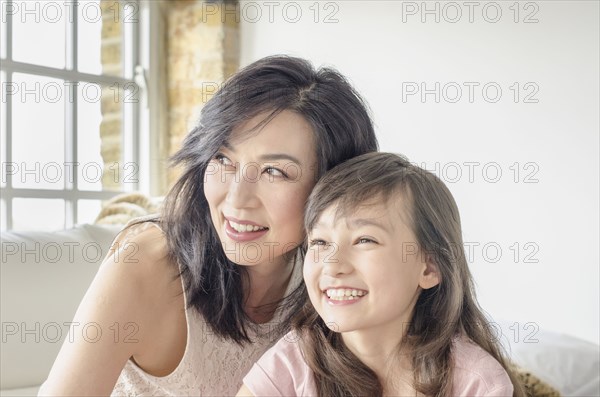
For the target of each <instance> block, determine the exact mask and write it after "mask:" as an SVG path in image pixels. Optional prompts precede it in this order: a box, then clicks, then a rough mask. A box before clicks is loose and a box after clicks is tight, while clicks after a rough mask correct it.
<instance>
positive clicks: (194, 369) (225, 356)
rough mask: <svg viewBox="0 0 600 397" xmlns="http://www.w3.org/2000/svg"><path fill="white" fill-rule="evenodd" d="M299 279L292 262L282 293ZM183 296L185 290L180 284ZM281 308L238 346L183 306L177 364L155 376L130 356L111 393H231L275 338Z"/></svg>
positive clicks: (298, 268)
mask: <svg viewBox="0 0 600 397" xmlns="http://www.w3.org/2000/svg"><path fill="white" fill-rule="evenodd" d="M301 281H302V265H301V263H298V261H297V262H296V263H295V264H294V269H293V271H292V277H291V280H290V283H289V285H288V288H287V291H286V296H287V295H288V294H289V293H291V292H292V291H293V290H294V289H295V288H296V287H297V286H298V285H299V283H300V282H301ZM184 299H185V300H186V301H187V299H186V292H185V288H184ZM281 316H282V310H281V308H280V309H277V311H276V312H275V316H274V317H273V319H272V320H271V322H270V323H266V324H261V325H259V326H258V331H250V332H249V336H250V339H252V340H253V343H250V344H244V345H243V346H240V345H238V344H236V343H235V342H233V341H229V340H224V339H222V338H220V337H218V336H216V335H214V334H213V333H212V331H211V329H210V328H209V327H208V325H206V324H205V322H204V321H203V318H202V316H201V314H200V313H198V311H197V310H196V309H194V308H190V309H188V310H186V313H185V317H186V321H187V343H186V347H185V353H184V354H183V358H182V360H181V361H180V363H179V365H178V366H177V368H176V369H175V370H174V371H173V372H172V373H171V374H169V375H167V376H162V377H157V376H153V375H150V374H148V373H146V372H144V370H142V369H141V368H140V367H138V366H137V365H136V364H135V363H134V362H133V361H132V360H131V359H130V360H128V361H127V363H126V365H125V367H124V368H123V370H122V372H121V375H120V376H119V379H118V380H117V384H116V385H115V388H114V390H113V392H112V394H111V396H235V395H236V394H237V392H238V391H239V389H240V387H241V386H242V378H243V377H244V375H246V373H247V372H248V371H249V370H250V368H251V367H252V365H253V364H254V362H256V361H257V360H258V359H259V358H260V357H261V356H262V354H263V353H264V352H265V351H266V350H267V349H269V348H270V347H271V346H272V345H273V344H274V343H275V342H276V341H277V339H278V336H277V335H274V334H273V333H270V332H269V331H270V330H271V327H272V326H273V325H274V324H277V322H278V321H279V319H280V318H281Z"/></svg>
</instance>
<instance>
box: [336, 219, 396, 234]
mask: <svg viewBox="0 0 600 397" xmlns="http://www.w3.org/2000/svg"><path fill="white" fill-rule="evenodd" d="M346 224H347V225H348V227H349V228H350V229H358V228H359V227H361V226H375V227H378V228H379V229H382V230H383V231H386V232H388V233H390V230H389V228H388V227H387V225H384V224H382V223H379V222H377V221H376V220H374V219H369V218H351V219H346Z"/></svg>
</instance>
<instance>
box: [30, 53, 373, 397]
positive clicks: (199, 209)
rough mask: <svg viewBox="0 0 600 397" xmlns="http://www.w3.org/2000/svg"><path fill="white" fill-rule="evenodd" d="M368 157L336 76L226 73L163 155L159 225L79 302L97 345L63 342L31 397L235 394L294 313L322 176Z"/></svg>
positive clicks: (118, 251)
mask: <svg viewBox="0 0 600 397" xmlns="http://www.w3.org/2000/svg"><path fill="white" fill-rule="evenodd" d="M374 150H377V141H376V139H375V134H374V132H373V127H372V123H371V119H370V117H369V114H368V112H367V110H366V108H365V105H364V103H363V101H362V100H361V98H360V96H359V95H358V94H357V93H356V91H354V89H353V88H352V87H351V86H350V84H349V83H348V82H347V81H346V80H345V79H344V77H343V76H341V75H340V74H339V73H338V72H336V71H334V70H332V69H328V68H323V69H319V70H315V69H314V68H313V67H312V65H310V63H308V62H307V61H305V60H302V59H298V58H291V57H283V56H278V57H270V58H265V59H262V60H259V61H257V62H255V63H253V64H251V65H250V66H248V67H246V68H245V69H243V70H241V71H240V72H239V73H237V74H236V75H234V76H233V77H232V78H231V79H229V80H228V81H227V82H226V83H225V84H224V85H223V86H222V88H221V89H220V90H219V92H218V93H217V94H216V95H214V96H213V97H212V98H211V99H210V101H208V102H207V103H206V104H205V105H204V107H203V109H202V113H201V117H200V123H199V125H198V126H197V127H196V128H195V129H194V130H193V131H192V132H191V133H190V134H189V135H188V136H187V138H186V139H185V141H184V143H183V147H182V148H181V150H180V151H179V152H178V153H177V154H176V155H175V157H174V162H175V164H176V165H180V166H182V168H183V169H182V174H181V178H180V179H179V181H178V182H177V183H176V184H175V186H174V187H173V188H172V190H171V191H170V193H169V194H168V196H167V199H166V203H165V206H164V209H163V211H162V213H161V214H160V215H159V216H158V217H157V218H155V219H152V220H148V219H145V220H141V221H138V222H135V223H134V224H133V225H131V226H129V227H127V228H126V229H125V231H124V232H123V233H121V235H119V236H118V237H117V239H116V241H115V243H114V248H115V250H114V254H111V255H109V256H108V257H107V258H106V259H105V261H104V262H103V264H102V265H101V267H100V269H99V271H98V274H97V276H96V277H95V279H94V281H93V282H92V285H91V286H90V288H89V290H88V291H87V293H86V295H85V297H84V298H83V301H82V303H81V304H80V306H79V308H78V310H77V313H76V315H75V319H74V320H73V321H74V323H79V324H86V323H92V322H93V323H95V324H96V327H95V329H98V327H100V329H101V331H102V334H101V335H102V337H100V338H99V340H98V341H96V342H95V343H89V342H87V341H86V339H85V335H82V333H81V332H75V333H73V334H72V335H71V334H70V335H69V336H68V338H67V339H66V341H65V343H64V344H63V346H62V348H61V351H60V353H59V355H58V357H57V359H56V361H55V363H54V366H53V368H52V370H51V372H50V375H49V378H48V380H47V381H46V383H45V385H44V386H43V388H42V391H41V393H40V394H43V395H61V396H67V395H77V396H83V395H108V394H111V393H112V394H113V395H145V396H148V395H162V396H164V395H177V396H184V395H212V396H225V395H233V394H235V392H236V391H237V390H238V389H239V388H240V386H241V383H242V382H241V381H242V376H243V374H245V373H246V372H247V371H248V370H249V369H250V366H251V365H252V363H253V362H254V361H256V359H258V358H259V357H260V355H261V354H262V353H263V352H264V351H265V350H266V349H267V348H268V347H269V346H270V345H272V343H273V342H274V341H276V340H277V339H278V338H279V337H280V336H281V335H283V334H284V333H285V331H286V328H287V325H288V324H289V317H290V316H291V314H292V313H294V312H296V311H298V310H299V308H300V307H302V306H303V305H304V303H305V295H303V294H302V289H301V288H300V282H301V275H300V273H299V271H301V264H299V262H301V261H302V259H303V252H304V251H303V250H302V242H303V241H304V231H303V230H304V229H303V227H302V226H303V225H302V217H303V209H304V205H305V201H306V198H307V197H308V195H309V193H310V191H311V190H312V188H313V186H314V184H315V183H316V181H317V179H319V177H320V176H321V175H322V174H323V173H324V172H325V171H326V170H328V169H330V168H331V167H333V166H334V165H336V164H338V163H341V162H342V161H344V160H347V159H349V158H351V157H354V156H357V155H359V154H363V153H366V152H370V151H374ZM79 329H80V328H78V330H79ZM117 331H118V332H117ZM96 339H98V338H96Z"/></svg>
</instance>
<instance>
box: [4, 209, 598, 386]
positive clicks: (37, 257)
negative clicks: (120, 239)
mask: <svg viewBox="0 0 600 397" xmlns="http://www.w3.org/2000/svg"><path fill="white" fill-rule="evenodd" d="M110 216H113V217H114V214H112V215H110ZM104 219H106V218H104ZM121 220H122V219H121ZM100 223H103V221H100ZM121 228H122V225H110V224H100V225H97V224H95V225H90V224H85V225H79V226H76V227H74V228H71V229H68V230H64V231H59V232H52V233H51V232H23V233H17V232H10V231H9V232H2V234H1V236H0V240H1V245H2V251H1V256H2V265H1V273H0V282H1V288H0V297H1V299H0V304H1V312H0V318H1V323H2V343H1V362H0V396H32V395H36V393H37V390H38V388H39V386H40V385H41V383H43V382H44V380H45V379H46V377H47V375H48V372H49V370H50V368H51V366H52V363H53V362H54V359H55V357H56V354H57V353H58V351H59V349H60V347H61V345H62V342H63V340H64V339H65V337H66V336H67V332H68V330H69V322H71V321H72V318H73V315H74V313H75V310H76V309H77V306H78V304H79V302H80V300H81V298H82V297H83V295H84V293H85V291H86V289H87V288H88V286H89V285H90V283H91V281H92V279H93V277H94V275H95V273H96V271H97V269H98V266H99V265H100V263H101V261H102V259H103V258H104V256H105V255H106V253H107V251H108V249H109V247H110V244H111V242H112V240H113V238H114V237H115V236H116V234H117V233H118V231H119V230H120V229H121ZM83 326H84V325H80V327H79V328H74V329H75V331H76V332H78V331H80V330H82V329H83ZM497 327H498V335H499V337H500V339H501V340H502V341H503V342H504V344H505V346H506V349H507V350H508V351H509V352H510V354H511V356H512V358H513V360H514V361H515V362H516V364H517V365H519V366H520V367H521V368H523V369H524V370H525V371H529V372H530V373H531V374H534V375H536V376H537V377H539V378H540V379H541V380H543V381H545V382H547V383H548V384H549V385H551V386H553V387H554V388H556V389H557V390H559V391H560V393H561V394H562V395H564V396H600V375H599V371H600V368H599V355H600V350H599V347H598V345H595V344H593V343H589V342H586V341H582V340H579V339H577V338H574V337H571V336H568V335H561V334H557V333H553V332H550V331H547V330H540V331H539V332H538V333H537V334H536V342H533V343H523V341H521V343H514V342H513V341H511V340H510V338H508V337H507V336H508V335H511V332H510V329H509V327H510V322H509V321H499V322H497ZM529 390H530V393H531V395H536V396H551V395H555V394H552V393H549V392H546V391H545V390H547V389H545V388H541V386H539V384H538V383H537V381H536V382H533V383H532V385H531V386H530V389H529Z"/></svg>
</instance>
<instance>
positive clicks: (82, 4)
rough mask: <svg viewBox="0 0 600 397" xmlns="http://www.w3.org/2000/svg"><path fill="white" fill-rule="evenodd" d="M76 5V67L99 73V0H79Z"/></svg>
mask: <svg viewBox="0 0 600 397" xmlns="http://www.w3.org/2000/svg"><path fill="white" fill-rule="evenodd" d="M78 7H79V8H78V12H77V40H78V43H77V54H78V56H77V58H78V60H77V63H78V69H79V70H80V71H82V72H84V73H93V74H101V73H102V63H101V62H100V54H101V50H102V10H101V9H100V0H85V1H79V6H78ZM117 26H119V25H117Z"/></svg>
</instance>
